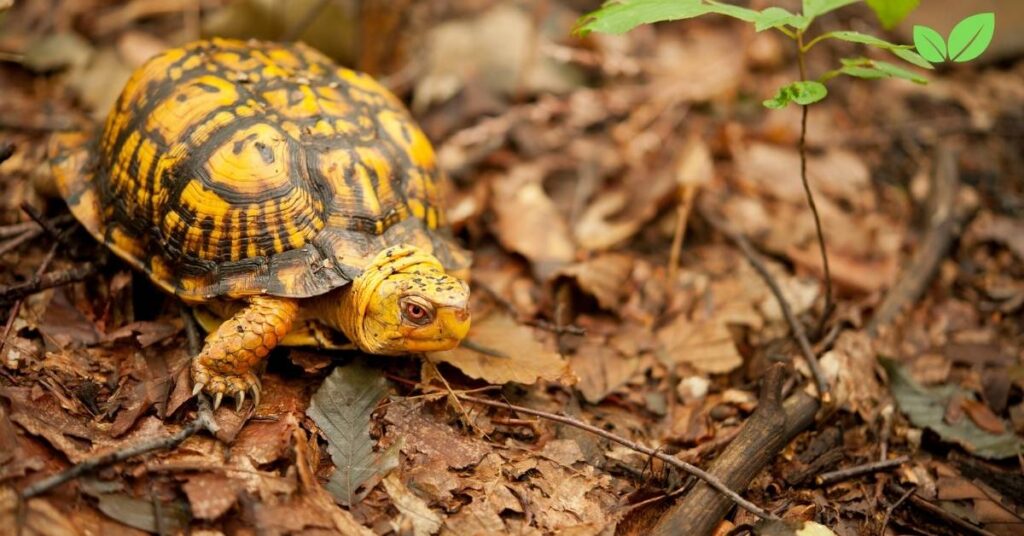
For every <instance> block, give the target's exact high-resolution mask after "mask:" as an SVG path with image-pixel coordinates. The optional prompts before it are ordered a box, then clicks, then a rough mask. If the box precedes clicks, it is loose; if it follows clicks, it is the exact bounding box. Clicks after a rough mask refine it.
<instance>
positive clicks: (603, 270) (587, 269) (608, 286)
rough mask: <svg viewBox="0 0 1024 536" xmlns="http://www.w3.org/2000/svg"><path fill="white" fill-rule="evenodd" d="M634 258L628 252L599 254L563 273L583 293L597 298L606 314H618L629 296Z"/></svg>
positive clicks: (564, 269) (566, 269)
mask: <svg viewBox="0 0 1024 536" xmlns="http://www.w3.org/2000/svg"><path fill="white" fill-rule="evenodd" d="M632 271H633V257H632V256H630V255H626V254H624V253H604V254H599V255H596V256H594V257H591V258H590V259H587V260H585V261H582V262H578V263H576V264H573V265H570V266H566V267H565V268H563V269H561V270H559V272H558V273H559V275H563V276H567V277H571V278H573V279H574V280H575V281H576V284H577V285H579V287H580V289H581V290H582V291H583V292H586V293H587V294H589V295H591V296H593V297H594V298H596V299H597V303H598V305H600V306H601V308H602V309H604V310H606V311H613V312H614V311H617V310H618V309H619V306H620V305H621V304H622V301H623V300H624V299H625V297H626V295H627V294H628V293H629V289H630V285H629V275H630V273H631V272H632Z"/></svg>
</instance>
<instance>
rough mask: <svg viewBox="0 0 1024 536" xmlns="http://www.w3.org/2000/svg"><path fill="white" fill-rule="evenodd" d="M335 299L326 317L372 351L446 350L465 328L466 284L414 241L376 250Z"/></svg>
mask: <svg viewBox="0 0 1024 536" xmlns="http://www.w3.org/2000/svg"><path fill="white" fill-rule="evenodd" d="M337 303H338V307H337V308H336V309H335V310H336V315H335V320H334V321H333V322H330V323H332V324H335V325H336V326H337V327H338V328H340V329H341V330H342V331H344V332H345V335H347V336H348V338H349V339H350V340H351V341H352V342H353V343H355V344H356V346H358V347H359V348H360V349H361V350H363V351H364V352H367V353H371V354H380V355H399V354H411V353H420V352H437V351H441V350H450V349H452V348H454V347H456V346H458V345H459V342H460V341H461V340H462V339H463V338H464V337H465V336H466V333H467V332H468V331H469V324H470V316H469V286H468V285H466V283H465V282H463V281H462V280H461V279H459V278H457V277H455V276H453V275H451V274H448V273H446V272H445V270H444V267H443V266H442V265H441V263H440V262H439V261H438V260H437V259H436V258H435V257H434V256H433V255H431V254H429V253H426V252H425V251H423V250H421V249H419V248H417V247H414V246H409V245H400V246H394V247H390V248H387V249H385V250H383V251H381V252H380V253H378V254H377V256H376V257H374V259H373V260H372V261H371V262H370V264H369V265H367V266H366V268H365V269H364V271H363V273H362V274H361V275H360V276H359V277H357V278H356V279H355V280H354V281H353V282H352V284H351V286H350V288H349V289H348V290H347V291H346V292H344V293H343V294H342V296H341V299H340V300H338V302H337ZM328 314H329V313H328ZM328 320H330V319H328Z"/></svg>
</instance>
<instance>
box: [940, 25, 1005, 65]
mask: <svg viewBox="0 0 1024 536" xmlns="http://www.w3.org/2000/svg"><path fill="white" fill-rule="evenodd" d="M995 31H996V15H995V13H978V14H977V15H971V16H970V17H967V18H966V19H964V20H962V21H960V22H958V23H957V25H956V26H954V27H953V31H952V32H950V33H949V59H951V60H953V61H957V62H964V61H971V60H973V59H974V58H977V57H978V56H980V55H981V53H982V52H985V49H986V48H988V45H989V44H990V43H992V35H993V34H994V33H995Z"/></svg>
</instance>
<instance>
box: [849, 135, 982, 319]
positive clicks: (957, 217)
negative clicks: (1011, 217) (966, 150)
mask: <svg viewBox="0 0 1024 536" xmlns="http://www.w3.org/2000/svg"><path fill="white" fill-rule="evenodd" d="M936 153H937V155H936V169H935V174H934V180H933V181H932V188H933V195H932V197H931V201H932V202H931V203H929V206H928V208H927V210H928V213H929V214H931V215H932V216H931V218H929V223H930V224H931V225H930V228H929V229H928V235H927V236H926V237H925V239H924V242H923V243H922V244H921V247H920V249H918V250H917V251H916V252H915V253H914V257H913V258H912V259H911V260H910V264H909V265H908V266H907V268H906V269H905V270H904V271H903V273H902V274H900V277H899V279H898V280H897V281H896V284H895V285H893V286H892V288H890V289H889V292H887V293H886V294H885V298H884V299H882V303H881V305H879V306H878V310H877V311H876V312H875V316H873V317H871V321H870V322H868V326H867V327H868V332H869V333H872V334H874V333H877V332H878V328H880V327H882V326H884V325H886V324H888V323H889V322H891V321H892V320H893V319H894V318H896V315H898V314H899V312H900V310H901V309H903V307H904V306H906V305H907V304H909V303H914V302H916V301H917V300H918V299H920V298H921V295H922V294H924V291H925V290H926V289H927V288H928V284H929V283H930V282H931V280H932V277H934V276H935V272H936V271H937V270H938V267H939V263H941V262H942V259H944V258H946V255H947V254H949V249H950V246H951V245H952V244H953V239H954V238H955V237H956V230H957V229H958V228H959V227H960V226H961V224H962V223H963V221H964V220H965V218H966V214H964V213H963V211H958V210H956V194H957V189H958V186H959V184H960V177H959V173H958V171H957V167H956V156H954V154H953V151H952V150H950V149H949V148H947V147H945V146H942V145H940V146H939V147H938V149H936Z"/></svg>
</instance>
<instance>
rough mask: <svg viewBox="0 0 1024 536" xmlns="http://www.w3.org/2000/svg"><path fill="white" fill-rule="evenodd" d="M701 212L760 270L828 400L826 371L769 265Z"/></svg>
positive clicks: (711, 216) (727, 228) (724, 225)
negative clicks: (822, 368)
mask: <svg viewBox="0 0 1024 536" xmlns="http://www.w3.org/2000/svg"><path fill="white" fill-rule="evenodd" d="M701 215H702V216H703V217H704V219H705V220H707V221H708V223H710V224H711V225H712V226H713V227H714V228H715V229H717V230H718V231H719V232H720V233H722V234H724V235H725V236H726V237H727V238H728V239H729V240H731V241H732V242H733V243H734V244H736V246H737V247H739V248H740V251H741V252H742V253H743V256H745V257H746V258H747V261H748V262H750V265H751V266H753V267H754V270H757V273H758V274H760V276H761V278H762V279H763V280H764V282H765V284H766V285H768V288H769V289H771V291H772V294H773V295H775V299H776V301H778V303H779V308H780V309H782V315H783V316H784V317H785V318H786V322H787V323H788V324H789V328H790V330H791V331H792V332H793V338H794V339H796V342H797V345H799V346H800V351H801V352H802V353H803V356H804V359H805V360H806V361H807V366H808V368H810V369H811V375H813V376H814V383H815V385H816V386H817V388H818V396H820V397H821V401H822V403H823V404H829V403H830V401H831V397H830V396H829V394H828V381H827V380H826V379H825V373H824V372H823V371H822V370H821V366H820V365H819V364H818V357H817V356H816V355H814V350H813V349H812V348H811V343H810V341H809V340H808V339H807V332H806V331H805V330H804V325H803V324H801V323H800V320H799V319H798V318H797V317H796V315H795V314H793V308H792V307H790V305H789V301H787V300H786V297H785V295H783V294H782V288H781V287H779V284H778V282H777V281H775V277H774V276H772V274H771V272H769V271H768V267H767V266H765V264H764V261H762V260H761V256H760V255H758V254H757V252H756V251H754V246H752V245H751V244H750V241H749V240H747V239H746V237H744V236H743V235H741V234H740V233H738V232H736V231H735V230H733V229H732V227H731V226H730V225H729V224H727V223H726V222H724V221H722V220H721V219H720V218H718V217H717V216H715V215H714V214H713V213H712V211H711V210H710V209H706V207H702V208H701Z"/></svg>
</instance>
